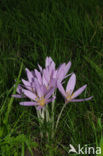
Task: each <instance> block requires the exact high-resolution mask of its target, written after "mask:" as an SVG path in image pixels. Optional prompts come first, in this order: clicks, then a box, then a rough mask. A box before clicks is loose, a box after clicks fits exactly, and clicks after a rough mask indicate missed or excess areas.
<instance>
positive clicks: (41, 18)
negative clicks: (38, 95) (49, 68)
mask: <svg viewBox="0 0 103 156" xmlns="http://www.w3.org/2000/svg"><path fill="white" fill-rule="evenodd" d="M46 56H51V57H52V59H53V60H54V61H55V62H56V64H57V67H58V65H59V64H61V63H62V62H66V63H67V62H68V61H69V60H71V62H72V66H71V69H70V72H72V71H73V72H75V74H76V75H77V86H76V87H77V88H78V87H81V86H82V85H84V84H88V87H87V90H86V91H85V93H84V94H82V97H88V96H91V95H93V96H94V98H93V100H92V101H89V102H83V103H70V104H68V106H67V109H66V110H65V112H64V114H63V117H62V120H61V121H60V125H59V128H58V131H57V136H56V138H55V145H54V147H52V146H51V144H50V145H48V146H47V145H46V142H45V141H44V144H45V145H43V143H42V141H38V138H39V132H38V126H37V121H36V117H35V109H34V108H33V107H22V106H20V105H19V100H11V94H12V92H13V85H14V83H15V79H17V77H18V75H19V70H20V66H21V62H23V69H22V73H21V74H20V75H19V76H21V77H22V78H25V79H26V74H25V67H27V68H29V69H30V70H33V69H34V68H37V64H38V63H39V64H40V65H42V66H43V67H44V62H45V58H46ZM58 96H59V95H58ZM57 101H58V102H57V106H56V108H57V113H58V112H59V111H60V108H61V106H62V105H63V102H64V101H63V98H62V97H61V99H60V98H59V100H57ZM8 110H9V111H8ZM7 112H9V113H7ZM6 114H8V115H6ZM5 116H7V117H8V119H7V118H6V117H5ZM5 118H6V119H7V120H6V122H5ZM102 125H103V1H101V0H86V1H85V0H79V1H78V0H49V1H48V0H44V1H42V0H25V1H24V0H22V1H17V0H15V1H14V0H9V1H7V0H3V1H0V155H3V156H6V155H7V156H9V155H10V156H12V155H15V156H16V155H22V156H23V155H26V154H27V150H28V149H29V152H31V155H33V154H32V150H33V149H34V147H35V148H36V150H37V151H40V152H39V153H40V154H41V155H43V156H46V155H48V154H47V151H48V149H49V150H51V151H53V152H52V153H53V154H51V156H55V155H57V156H58V155H61V156H62V155H63V156H64V155H67V156H68V155H69V154H68V146H69V144H70V143H71V144H73V145H74V146H75V145H77V144H81V145H84V144H88V145H93V146H96V145H97V144H98V145H101V144H102V141H101V140H102ZM26 137H28V139H27V138H26ZM18 138H19V139H18ZM21 138H22V139H21ZM13 139H14V140H13ZM30 139H31V140H32V141H30ZM15 140H16V141H15ZM34 140H35V142H37V143H38V144H39V146H38V147H36V143H35V145H34V144H33V145H32V144H31V142H33V143H34ZM27 142H28V143H27ZM52 143H53V142H52ZM32 146H33V147H32ZM33 152H34V151H33ZM34 153H35V152H34Z"/></svg>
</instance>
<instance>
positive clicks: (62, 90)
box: [57, 82, 66, 97]
mask: <svg viewBox="0 0 103 156" xmlns="http://www.w3.org/2000/svg"><path fill="white" fill-rule="evenodd" d="M57 87H58V89H59V91H60V92H61V93H62V95H63V96H64V97H66V92H65V90H64V88H63V86H62V84H61V83H60V82H57Z"/></svg>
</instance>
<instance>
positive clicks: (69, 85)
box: [66, 74, 76, 94]
mask: <svg viewBox="0 0 103 156" xmlns="http://www.w3.org/2000/svg"><path fill="white" fill-rule="evenodd" d="M75 84H76V75H75V74H72V75H71V77H70V79H69V81H68V83H67V87H66V92H68V91H69V92H70V93H71V94H72V92H73V90H74V88H75Z"/></svg>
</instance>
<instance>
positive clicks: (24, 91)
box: [22, 89, 36, 100]
mask: <svg viewBox="0 0 103 156" xmlns="http://www.w3.org/2000/svg"><path fill="white" fill-rule="evenodd" d="M22 91H23V93H24V95H25V96H26V97H28V98H30V99H32V100H35V98H36V95H35V94H34V93H32V92H31V91H28V90H26V89H22Z"/></svg>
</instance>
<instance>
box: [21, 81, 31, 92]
mask: <svg viewBox="0 0 103 156" xmlns="http://www.w3.org/2000/svg"><path fill="white" fill-rule="evenodd" d="M22 82H23V84H24V86H25V88H27V89H29V90H31V86H30V82H29V81H26V80H24V79H22Z"/></svg>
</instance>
